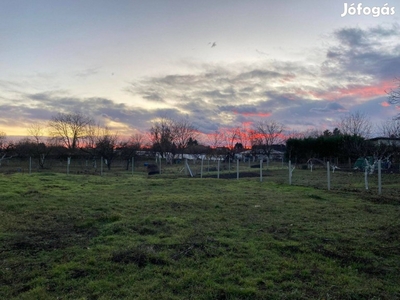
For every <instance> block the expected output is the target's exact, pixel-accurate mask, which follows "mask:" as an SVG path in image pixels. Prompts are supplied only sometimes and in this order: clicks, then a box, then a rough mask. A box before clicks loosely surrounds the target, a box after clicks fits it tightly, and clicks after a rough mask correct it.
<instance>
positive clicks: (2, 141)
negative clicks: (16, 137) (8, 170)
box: [0, 131, 14, 166]
mask: <svg viewBox="0 0 400 300" xmlns="http://www.w3.org/2000/svg"><path fill="white" fill-rule="evenodd" d="M13 148H14V145H13V143H12V142H8V141H7V134H6V133H5V132H4V131H0V166H1V163H2V161H3V160H6V159H10V158H11V157H12V155H11V154H10V153H11V152H12V151H13Z"/></svg>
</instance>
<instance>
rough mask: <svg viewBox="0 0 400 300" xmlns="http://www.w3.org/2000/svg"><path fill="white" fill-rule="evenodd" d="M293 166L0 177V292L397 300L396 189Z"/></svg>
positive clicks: (21, 295)
mask: <svg viewBox="0 0 400 300" xmlns="http://www.w3.org/2000/svg"><path fill="white" fill-rule="evenodd" d="M296 172H297V174H296V175H297V177H296V180H297V183H296V180H293V182H294V184H298V185H297V186H288V185H287V184H286V183H285V180H286V171H284V170H275V171H271V174H269V177H265V180H264V182H261V183H260V182H259V180H258V178H251V179H241V180H239V181H237V180H222V179H220V180H217V179H205V178H203V179H200V178H172V177H168V176H164V177H163V176H156V177H150V178H147V177H145V176H139V175H136V176H133V177H132V176H118V177H117V176H104V177H100V176H86V175H74V176H66V175H62V174H55V173H40V174H32V175H27V174H14V175H0V299H57V298H58V299H396V298H400V284H399V283H400V275H399V274H400V259H399V258H400V218H399V217H400V205H399V204H400V201H399V199H398V196H397V195H398V194H396V195H394V194H392V193H390V192H388V193H387V194H385V195H384V196H380V197H379V196H377V195H376V193H373V192H370V191H359V190H353V188H352V187H351V185H355V184H357V182H351V181H349V180H347V182H346V183H345V184H348V186H345V187H342V188H340V189H336V190H333V191H330V192H328V191H326V190H324V189H323V187H324V182H323V180H322V181H318V180H317V178H320V177H321V174H322V173H319V175H318V172H313V176H315V178H314V179H310V177H306V176H305V175H307V176H309V172H307V173H306V171H301V170H295V171H294V174H293V176H295V173H296ZM302 176H303V177H302ZM336 180H339V179H336ZM341 180H344V179H341ZM302 181H307V182H308V181H310V182H313V184H314V186H313V187H304V186H300V185H303V182H302ZM397 182H398V181H397ZM391 184H392V188H393V189H397V190H398V186H399V185H398V184H397V185H396V184H395V183H391Z"/></svg>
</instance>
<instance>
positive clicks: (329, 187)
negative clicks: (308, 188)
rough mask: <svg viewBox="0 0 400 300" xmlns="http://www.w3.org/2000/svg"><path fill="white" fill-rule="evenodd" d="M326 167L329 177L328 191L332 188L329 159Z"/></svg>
mask: <svg viewBox="0 0 400 300" xmlns="http://www.w3.org/2000/svg"><path fill="white" fill-rule="evenodd" d="M326 169H327V178H328V191H330V190H331V172H330V170H329V169H330V167H329V161H328V162H327V163H326Z"/></svg>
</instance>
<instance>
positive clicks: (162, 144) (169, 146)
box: [150, 118, 174, 157]
mask: <svg viewBox="0 0 400 300" xmlns="http://www.w3.org/2000/svg"><path fill="white" fill-rule="evenodd" d="M150 140H151V143H152V145H153V150H154V151H156V152H160V155H161V157H164V156H165V154H166V152H171V151H172V150H173V143H174V133H173V121H172V120H171V119H168V118H161V119H159V120H158V121H156V122H154V123H153V126H152V127H151V128H150Z"/></svg>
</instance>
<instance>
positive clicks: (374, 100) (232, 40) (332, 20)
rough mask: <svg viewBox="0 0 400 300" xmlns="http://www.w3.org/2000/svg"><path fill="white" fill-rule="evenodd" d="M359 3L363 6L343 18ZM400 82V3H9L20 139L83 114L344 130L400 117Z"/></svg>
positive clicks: (9, 126) (5, 52)
mask: <svg viewBox="0 0 400 300" xmlns="http://www.w3.org/2000/svg"><path fill="white" fill-rule="evenodd" d="M353 3H354V5H353V6H351V5H352V4H353ZM346 5H347V7H348V8H349V7H351V8H352V9H353V8H354V7H355V8H357V6H360V8H361V10H360V14H358V12H357V11H356V13H355V14H352V15H351V14H350V12H354V11H352V10H348V12H349V13H347V14H346V15H344V16H341V15H343V14H344V12H345V6H346ZM374 7H375V9H374ZM373 11H375V13H373ZM368 12H370V14H369V15H366V14H364V13H368ZM377 12H379V15H378V13H377ZM387 12H389V15H387V14H386V13H387ZM396 77H397V78H399V77H400V3H398V2H397V1H396V2H395V1H391V2H385V1H378V0H375V1H362V2H344V1H337V0H330V1H327V0H324V1H321V0H318V1H317V0H303V1H301V0H297V1H294V0H293V1H292V0H286V1H278V0H275V1H272V0H199V1H190V0H140V1H139V0H118V1H111V0H107V1H106V0H69V1H65V0H34V1H32V0H2V2H1V10H0V131H3V132H5V133H6V134H7V135H8V136H18V135H20V136H24V135H27V128H29V126H30V125H31V124H32V123H43V124H46V122H48V121H49V120H50V119H51V118H52V117H53V116H55V115H56V114H57V113H70V112H81V113H83V114H86V115H89V116H91V117H93V118H94V119H95V120H96V121H97V122H98V123H99V124H101V125H103V126H108V127H109V128H111V129H112V130H114V131H116V132H118V133H119V134H121V135H126V136H129V135H131V134H134V133H137V132H146V131H148V130H149V128H150V127H151V126H152V122H154V121H155V120H157V118H160V117H167V118H173V119H181V118H185V119H188V120H189V121H190V122H191V123H193V124H194V125H195V126H196V128H197V129H198V130H199V131H200V132H202V133H205V134H208V133H213V132H215V131H216V130H224V129H226V128H230V127H236V126H240V127H245V128H251V127H252V126H253V125H254V124H256V123H257V122H259V121H270V120H274V121H278V122H280V123H282V124H284V125H285V128H286V130H287V131H288V132H289V131H292V132H293V131H296V132H300V131H305V130H312V129H318V130H325V129H329V130H333V128H335V127H336V126H337V124H338V121H339V120H340V118H342V117H343V116H345V115H346V114H349V113H354V112H361V113H363V114H365V115H367V116H368V118H369V119H370V120H371V122H373V123H374V124H381V123H382V121H384V120H388V119H391V118H393V117H394V116H396V115H397V114H399V113H400V108H399V107H398V106H395V105H389V103H388V98H387V94H386V92H387V91H389V90H390V89H391V88H394V87H395V86H396V84H398V83H396V81H395V78H396ZM376 134H379V133H378V132H376Z"/></svg>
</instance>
